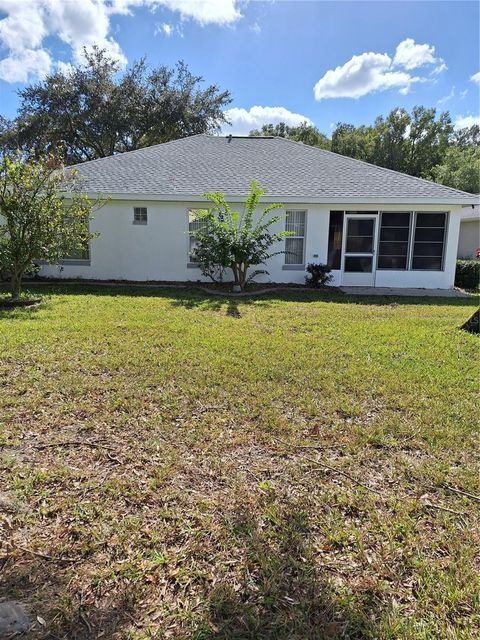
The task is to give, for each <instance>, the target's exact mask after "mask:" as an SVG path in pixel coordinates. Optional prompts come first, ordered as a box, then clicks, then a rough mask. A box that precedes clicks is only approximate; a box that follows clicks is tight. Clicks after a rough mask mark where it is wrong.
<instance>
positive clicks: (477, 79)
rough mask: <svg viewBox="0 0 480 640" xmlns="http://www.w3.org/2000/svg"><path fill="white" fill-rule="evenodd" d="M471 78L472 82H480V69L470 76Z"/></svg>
mask: <svg viewBox="0 0 480 640" xmlns="http://www.w3.org/2000/svg"><path fill="white" fill-rule="evenodd" d="M470 80H471V81H472V82H475V84H480V71H477V73H474V74H473V76H470Z"/></svg>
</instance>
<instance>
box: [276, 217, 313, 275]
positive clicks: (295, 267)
mask: <svg viewBox="0 0 480 640" xmlns="http://www.w3.org/2000/svg"><path fill="white" fill-rule="evenodd" d="M290 211H301V212H302V213H304V214H305V220H304V225H303V236H288V238H291V239H293V240H295V239H300V238H301V239H302V240H303V262H299V263H298V264H286V263H285V259H286V255H284V262H283V265H282V270H283V271H304V270H305V256H306V248H307V220H308V209H293V208H291V209H286V210H285V227H286V222H287V220H286V216H287V214H288V213H289V212H290ZM285 230H286V229H285ZM286 248H287V238H285V241H284V249H285V251H286Z"/></svg>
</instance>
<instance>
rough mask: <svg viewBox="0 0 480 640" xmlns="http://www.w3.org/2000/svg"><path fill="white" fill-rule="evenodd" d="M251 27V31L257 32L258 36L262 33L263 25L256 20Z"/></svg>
mask: <svg viewBox="0 0 480 640" xmlns="http://www.w3.org/2000/svg"><path fill="white" fill-rule="evenodd" d="M249 28H250V31H251V32H252V33H256V34H257V36H258V35H260V34H261V33H262V27H261V26H260V25H259V24H258V22H254V23H253V24H251V25H250V27H249Z"/></svg>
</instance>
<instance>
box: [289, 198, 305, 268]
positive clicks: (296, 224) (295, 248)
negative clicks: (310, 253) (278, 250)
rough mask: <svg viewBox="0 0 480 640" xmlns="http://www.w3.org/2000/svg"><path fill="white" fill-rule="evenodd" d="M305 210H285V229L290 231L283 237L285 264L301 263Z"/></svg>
mask: <svg viewBox="0 0 480 640" xmlns="http://www.w3.org/2000/svg"><path fill="white" fill-rule="evenodd" d="M305 213H306V212H305V211H299V210H293V211H287V212H286V219H285V231H288V232H289V233H291V235H290V236H288V237H287V238H285V264H294V265H303V263H304V254H305V251H304V249H305Z"/></svg>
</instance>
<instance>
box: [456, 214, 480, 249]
mask: <svg viewBox="0 0 480 640" xmlns="http://www.w3.org/2000/svg"><path fill="white" fill-rule="evenodd" d="M479 247H480V206H479V205H475V206H474V207H463V208H462V218H461V222H460V235H459V238H458V257H459V258H473V257H475V253H476V251H477V249H478V248H479Z"/></svg>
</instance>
